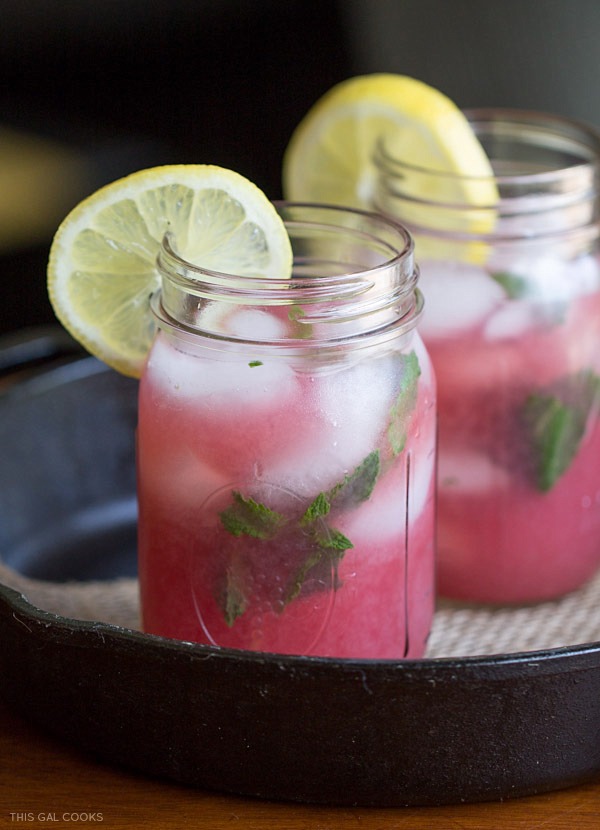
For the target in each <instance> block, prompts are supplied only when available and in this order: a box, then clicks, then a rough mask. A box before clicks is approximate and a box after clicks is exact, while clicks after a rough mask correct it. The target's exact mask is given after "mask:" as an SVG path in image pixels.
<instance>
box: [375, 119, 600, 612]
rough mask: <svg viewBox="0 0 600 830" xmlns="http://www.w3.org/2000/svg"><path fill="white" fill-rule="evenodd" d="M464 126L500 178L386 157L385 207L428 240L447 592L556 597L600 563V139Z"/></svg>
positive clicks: (497, 598)
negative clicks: (429, 167)
mask: <svg viewBox="0 0 600 830" xmlns="http://www.w3.org/2000/svg"><path fill="white" fill-rule="evenodd" d="M467 117H468V118H469V120H470V122H471V124H472V127H473V129H474V131H475V133H476V135H477V136H478V137H479V140H480V142H481V144H482V146H483V148H484V150H485V151H486V153H487V156H488V158H489V160H490V162H491V167H492V169H493V175H492V176H491V177H490V178H488V179H486V178H477V177H462V178H461V177H458V176H451V175H447V174H441V173H437V172H436V171H432V170H425V169H416V168H411V167H410V166H409V165H406V164H405V163H403V161H402V159H401V158H398V157H395V156H394V153H393V152H392V151H391V149H390V145H389V143H388V145H387V146H386V144H385V143H383V142H382V143H380V144H379V146H378V148H377V151H376V153H375V158H374V161H375V165H376V168H377V177H378V178H377V192H376V199H375V201H376V207H377V209H378V210H380V211H382V212H383V213H384V214H386V215H391V216H394V217H397V218H398V219H399V220H401V221H402V222H404V223H405V224H406V225H407V226H408V228H409V229H410V231H411V233H412V235H413V236H414V238H415V250H416V256H417V258H418V261H419V265H420V268H421V281H420V285H421V288H422V291H423V293H424V296H425V312H424V316H423V321H422V324H421V326H420V331H421V333H422V336H423V339H424V341H425V343H426V345H427V348H428V350H429V352H430V355H431V359H432V362H433V365H434V368H435V371H436V375H437V380H438V413H439V470H438V588H439V591H440V593H441V594H443V595H446V596H448V597H454V598H459V599H463V600H473V601H481V602H491V603H517V602H519V603H520V602H531V601H539V600H546V599H551V598H554V597H558V596H560V595H562V594H565V593H567V592H569V591H571V590H573V589H575V588H577V587H578V586H580V585H581V584H582V583H584V582H585V581H586V580H588V579H589V578H590V577H591V576H592V575H593V574H594V572H595V571H596V570H597V568H598V566H599V564H600V416H599V407H600V268H599V260H598V227H599V226H598V161H599V153H600V137H599V135H598V134H597V133H596V132H595V131H594V130H592V129H591V128H588V127H587V126H584V125H580V124H577V123H574V122H571V121H569V120H565V119H562V118H558V117H554V116H550V115H545V114H540V113H532V112H520V111H504V110H482V111H474V112H470V113H467ZM457 194H463V196H464V195H465V194H466V199H465V198H463V199H462V200H461V199H460V198H459V197H458V195H457Z"/></svg>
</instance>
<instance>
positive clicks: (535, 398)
mask: <svg viewBox="0 0 600 830" xmlns="http://www.w3.org/2000/svg"><path fill="white" fill-rule="evenodd" d="M599 406H600V377H599V376H598V375H596V374H594V372H592V371H591V370H586V371H583V372H578V373H577V374H575V375H570V376H568V377H567V378H563V379H561V380H560V381H558V382H557V383H556V384H554V385H553V387H552V389H551V390H548V391H546V392H545V393H534V394H531V395H529V396H528V398H527V399H526V401H525V404H524V407H523V413H522V414H523V420H524V423H525V425H526V428H527V430H528V434H529V439H530V441H531V445H532V449H533V457H534V465H535V477H536V483H537V486H538V488H539V489H540V490H541V491H542V492H547V491H548V490H551V489H552V487H554V485H555V484H556V482H557V481H558V479H559V478H560V477H561V476H562V475H563V473H564V472H566V470H568V468H569V466H570V465H571V463H572V461H573V459H574V458H575V456H576V454H577V451H578V450H579V445H580V443H581V439H582V438H583V436H584V433H585V428H586V424H587V420H588V417H589V414H590V412H591V411H592V409H593V408H595V409H598V407H599Z"/></svg>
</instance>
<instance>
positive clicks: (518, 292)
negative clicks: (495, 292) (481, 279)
mask: <svg viewBox="0 0 600 830" xmlns="http://www.w3.org/2000/svg"><path fill="white" fill-rule="evenodd" d="M490 277H491V278H492V279H493V280H495V281H496V282H497V283H498V284H499V285H500V286H502V288H503V289H504V292H505V294H506V296H507V297H509V298H510V299H511V300H520V299H521V298H522V297H525V296H526V295H527V294H529V285H528V282H527V280H526V279H525V277H521V276H519V275H518V274H511V273H510V271H495V272H493V273H492V274H490Z"/></svg>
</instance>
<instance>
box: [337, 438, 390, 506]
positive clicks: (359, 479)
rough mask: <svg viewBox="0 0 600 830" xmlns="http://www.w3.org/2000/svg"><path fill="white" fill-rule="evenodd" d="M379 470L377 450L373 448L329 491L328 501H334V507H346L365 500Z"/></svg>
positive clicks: (369, 494)
mask: <svg viewBox="0 0 600 830" xmlns="http://www.w3.org/2000/svg"><path fill="white" fill-rule="evenodd" d="M380 470H381V461H380V458H379V450H373V452H371V453H369V455H368V456H367V457H366V458H365V459H364V461H362V462H361V463H360V464H359V465H358V467H357V468H356V469H355V470H354V472H353V473H351V474H350V475H349V476H346V477H345V478H344V480H343V481H341V482H340V483H339V484H336V485H335V487H333V488H332V489H331V490H330V491H329V493H328V500H329V502H330V503H332V504H333V503H335V506H336V507H340V508H347V507H354V506H356V505H357V504H360V503H361V502H363V501H366V500H367V499H368V498H370V496H371V493H372V492H373V488H374V487H375V484H376V483H377V479H378V477H379V473H380Z"/></svg>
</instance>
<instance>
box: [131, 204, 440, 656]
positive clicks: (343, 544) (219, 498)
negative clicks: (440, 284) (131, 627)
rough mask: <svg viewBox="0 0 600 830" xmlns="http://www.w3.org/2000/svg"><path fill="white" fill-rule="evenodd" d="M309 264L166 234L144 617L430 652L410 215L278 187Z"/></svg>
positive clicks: (381, 652)
mask: <svg viewBox="0 0 600 830" xmlns="http://www.w3.org/2000/svg"><path fill="white" fill-rule="evenodd" d="M276 207H277V210H278V211H279V213H280V215H281V216H282V218H283V220H284V222H285V224H286V226H287V229H288V233H289V235H290V239H291V243H292V248H293V253H294V267H293V273H292V277H291V278H287V279H286V278H283V277H279V276H278V275H273V276H272V277H271V276H270V277H269V278H262V279H257V278H247V277H239V276H235V275H227V274H218V273H214V272H209V271H206V270H203V269H202V268H199V267H197V266H195V265H193V264H192V263H189V262H185V261H184V260H183V259H182V258H181V257H180V256H179V255H178V254H177V239H174V238H172V237H169V236H167V237H166V238H165V240H164V242H163V245H162V248H161V251H160V254H159V257H158V266H159V270H160V273H161V277H162V288H161V291H160V292H159V293H158V295H157V296H155V297H154V299H153V307H154V313H155V316H156V319H157V321H158V333H157V336H156V338H155V342H154V344H153V347H152V349H151V351H150V354H149V357H148V361H147V365H146V368H145V372H144V375H143V377H142V379H141V384H140V393H139V395H140V399H139V428H138V479H139V511H140V512H139V566H140V586H141V600H142V609H143V623H144V629H145V630H146V631H148V632H151V633H154V634H161V635H164V636H167V637H175V638H178V639H184V640H192V641H198V642H202V643H209V644H214V645H217V646H223V647H229V648H241V649H249V650H258V651H270V652H277V653H294V654H304V655H319V656H324V657H353V658H363V657H364V658H401V657H406V656H408V657H419V656H421V655H422V654H423V651H424V648H425V642H426V639H427V635H428V632H429V628H430V624H431V619H432V614H433V601H434V596H433V595H434V586H433V558H434V541H433V535H434V494H435V439H436V416H435V382H434V376H433V373H432V370H431V366H430V362H429V359H428V356H427V353H426V351H425V349H424V346H423V344H422V341H421V339H420V337H419V335H418V333H417V331H416V329H415V325H416V323H417V321H418V319H419V318H420V315H421V310H422V300H421V295H420V293H419V291H418V289H417V288H416V282H417V276H418V271H417V269H416V267H415V264H414V261H413V247H412V240H411V239H410V236H409V234H408V233H407V232H406V231H405V230H404V229H403V228H402V227H400V226H399V225H398V224H397V223H395V222H391V221H389V220H387V219H385V218H383V217H380V216H377V215H375V214H369V213H361V212H358V211H352V210H344V209H339V208H333V207H322V206H311V205H294V204H286V203H281V204H278V205H276Z"/></svg>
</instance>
